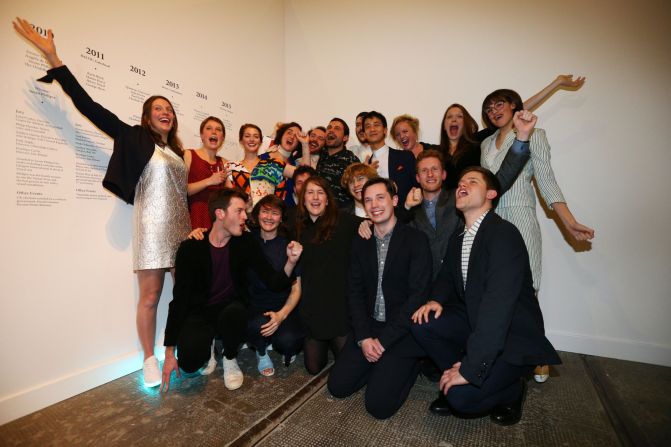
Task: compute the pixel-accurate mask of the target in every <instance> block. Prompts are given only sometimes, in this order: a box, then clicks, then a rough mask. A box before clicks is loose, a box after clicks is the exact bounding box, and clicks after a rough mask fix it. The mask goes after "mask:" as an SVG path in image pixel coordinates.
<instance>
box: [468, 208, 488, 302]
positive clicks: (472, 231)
mask: <svg viewBox="0 0 671 447" xmlns="http://www.w3.org/2000/svg"><path fill="white" fill-rule="evenodd" d="M488 212H489V210H487V211H485V212H484V214H483V215H482V216H480V217H478V220H476V221H475V222H473V225H471V228H466V227H465V226H464V232H463V233H462V234H463V235H464V242H463V243H462V244H461V275H462V278H463V279H464V290H466V277H467V276H468V261H469V259H470V257H471V248H472V247H473V241H474V240H475V235H476V234H477V232H478V228H480V224H481V223H482V220H483V219H484V218H485V216H486V215H487V213H488Z"/></svg>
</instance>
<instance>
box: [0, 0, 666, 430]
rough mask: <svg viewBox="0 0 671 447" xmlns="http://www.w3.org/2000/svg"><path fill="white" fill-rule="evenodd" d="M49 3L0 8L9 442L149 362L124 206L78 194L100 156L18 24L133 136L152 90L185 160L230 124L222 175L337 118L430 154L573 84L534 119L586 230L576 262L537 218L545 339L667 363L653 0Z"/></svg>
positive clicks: (0, 288) (0, 295)
mask: <svg viewBox="0 0 671 447" xmlns="http://www.w3.org/2000/svg"><path fill="white" fill-rule="evenodd" d="M58 3H59V4H58V5H55V4H54V2H48V1H36V0H24V1H21V2H19V1H17V0H9V1H5V2H3V3H2V5H1V6H0V19H1V20H0V23H3V24H4V25H3V27H2V28H0V55H1V56H2V60H3V62H4V63H3V66H2V69H1V70H2V80H3V82H2V83H1V84H0V93H1V94H2V96H1V98H2V105H1V106H0V113H2V115H1V117H2V120H1V121H0V126H1V129H2V130H1V131H0V144H1V147H3V149H4V151H5V159H4V163H2V165H0V166H1V167H0V182H2V183H1V187H0V197H1V198H2V210H3V217H2V219H1V221H2V232H3V235H4V236H3V246H4V250H3V254H4V256H3V257H2V259H1V260H0V274H1V278H2V281H1V282H0V284H1V285H0V357H1V358H3V364H2V365H3V368H2V373H1V375H0V378H2V380H0V424H1V423H4V422H6V421H9V420H11V419H14V418H16V417H19V416H21V415H23V414H27V413H29V412H31V411H35V410H37V409H39V408H42V407H44V406H46V405H49V404H51V403H54V402H57V401H59V400H62V399H65V398H67V397H69V396H72V395H74V394H77V393H79V392H82V391H84V390H86V389H89V388H91V387H94V386H97V385H99V384H101V383H104V382H106V381H109V380H112V379H114V378H117V377H119V376H121V375H123V374H126V373H128V372H131V371H134V370H136V369H137V368H138V367H139V366H140V364H141V354H140V350H139V343H138V341H137V337H136V332H135V306H136V304H137V285H136V279H135V276H134V275H133V274H132V271H131V269H132V267H131V247H130V243H131V214H132V212H131V210H132V208H131V207H130V206H128V205H126V204H124V203H122V202H121V201H120V200H118V199H115V198H112V197H111V196H109V194H107V193H106V192H104V190H103V189H102V187H101V186H100V185H99V182H98V181H97V180H96V181H95V182H94V181H91V179H92V178H95V177H96V176H100V175H102V168H100V165H104V162H105V161H106V157H107V158H108V157H109V150H110V149H111V141H110V140H109V139H107V138H106V137H102V136H100V135H99V134H98V133H97V132H96V131H95V128H94V127H93V126H92V125H91V124H90V123H88V122H87V121H86V120H85V119H83V118H82V117H81V115H79V114H78V112H77V111H76V110H75V109H74V107H73V106H72V104H71V102H70V101H69V100H68V99H67V98H66V97H65V95H64V94H63V93H62V91H61V89H60V87H59V86H58V85H57V84H54V85H53V86H44V85H40V86H37V85H36V84H35V83H34V82H33V81H32V80H33V79H35V78H36V77H37V76H39V75H40V70H39V69H38V68H36V66H39V63H38V62H39V59H38V58H36V57H35V54H36V53H35V52H34V51H33V50H31V49H30V48H29V47H28V46H27V45H26V43H25V42H23V41H22V40H21V39H20V38H19V37H18V36H17V35H16V34H15V32H14V31H13V30H12V28H11V25H10V21H11V19H12V18H13V17H14V16H16V15H19V16H22V17H26V18H28V19H30V20H31V21H32V22H33V23H35V24H37V25H39V26H41V27H51V28H53V29H54V32H55V33H56V42H57V45H58V49H59V53H60V55H61V58H62V59H63V60H64V61H65V62H66V63H67V64H68V65H69V66H70V67H71V68H72V70H73V72H74V73H75V74H76V75H77V76H78V77H80V79H85V82H88V84H87V85H86V88H87V89H88V91H89V92H90V93H91V95H92V96H93V97H94V99H96V100H98V101H100V102H101V103H102V104H104V105H106V106H107V107H108V108H110V109H111V110H113V111H114V112H115V113H117V114H118V115H119V117H120V118H122V119H124V120H126V121H127V122H132V121H133V120H136V119H137V116H138V115H139V111H140V104H139V103H138V102H137V100H138V96H142V94H144V93H150V94H154V93H160V94H164V95H166V96H168V97H169V98H171V100H173V101H175V102H177V103H179V105H180V107H179V113H180V114H179V115H178V118H179V121H180V135H181V137H182V139H183V140H184V142H185V146H186V147H194V146H196V145H197V144H198V138H197V124H198V118H199V117H201V116H202V115H203V114H204V113H207V114H210V113H211V114H214V115H218V116H221V117H222V118H224V119H225V121H226V122H227V131H228V138H227V145H226V148H225V150H224V155H225V156H227V157H230V158H233V159H237V158H239V157H240V155H241V152H240V151H239V149H238V148H237V145H236V144H235V142H236V140H237V129H238V127H239V126H240V124H242V123H244V122H255V123H258V124H259V125H261V127H262V128H263V129H264V131H266V133H270V129H271V127H272V125H273V124H274V123H275V121H278V120H296V121H298V122H300V123H302V124H303V126H304V127H311V126H313V125H318V124H325V123H326V122H327V120H328V119H329V118H331V117H332V116H334V115H336V116H341V117H343V118H345V119H346V120H347V121H348V122H349V123H350V125H351V126H352V127H353V124H354V116H355V115H356V113H358V112H359V111H361V110H369V109H376V110H379V111H381V112H383V113H384V114H385V115H386V116H387V118H388V119H389V121H390V122H391V119H392V118H393V117H394V116H396V115H398V114H401V113H411V114H414V115H416V116H417V117H419V118H420V120H421V126H422V135H421V137H422V139H423V141H426V142H437V141H438V135H439V126H440V120H441V118H442V115H443V112H444V111H445V107H446V106H447V105H448V104H451V103H452V102H460V103H462V104H464V105H465V106H466V107H467V108H468V109H469V110H470V111H471V113H472V114H473V115H474V116H478V115H479V110H480V102H481V101H482V98H483V97H484V96H485V95H486V94H487V93H489V92H490V91H492V90H494V89H496V88H501V87H509V88H514V89H516V90H518V91H519V92H520V93H521V95H522V96H523V97H528V96H529V95H531V94H532V93H534V92H536V91H537V90H539V89H540V88H541V87H543V86H544V85H546V84H547V83H549V82H550V81H551V80H552V79H553V78H554V76H556V75H557V74H558V73H565V72H571V73H574V74H582V75H586V76H587V77H588V81H587V84H586V85H585V86H584V87H583V88H582V89H581V90H579V91H577V92H566V91H560V92H558V93H557V94H556V95H555V96H554V97H552V98H551V99H550V100H548V101H547V102H546V103H545V104H544V105H543V106H542V107H541V108H540V109H539V110H538V112H537V113H538V115H539V125H540V126H541V127H543V128H545V129H546V130H547V133H548V137H549V139H550V143H551V144H552V146H553V160H552V162H553V166H554V169H555V174H556V176H557V179H558V181H559V183H560V185H561V186H562V189H563V191H564V194H565V196H566V197H567V199H568V202H569V205H570V207H571V209H572V210H573V212H574V214H575V215H576V217H578V219H579V220H581V221H582V222H584V223H585V224H587V225H590V226H593V227H594V228H596V234H597V237H596V239H595V241H594V243H593V244H592V245H591V247H590V246H579V247H573V246H571V245H570V244H569V243H567V241H566V239H565V238H564V236H563V235H562V234H561V232H560V231H559V229H558V225H557V224H556V223H555V222H554V221H553V220H552V213H549V214H546V213H545V212H544V211H543V210H542V209H540V208H539V210H538V215H539V220H540V221H541V229H542V232H543V241H544V255H543V264H544V276H543V282H542V286H541V292H540V300H541V305H542V308H543V311H544V314H545V319H546V329H547V332H548V334H549V337H550V339H551V340H552V341H553V342H554V343H555V346H556V347H557V348H558V349H562V350H567V351H572V352H583V353H589V354H595V355H603V356H609V357H617V358H624V359H630V360H636V361H643V362H650V363H657V364H663V365H671V329H670V325H669V324H668V322H667V319H668V318H669V316H671V300H669V296H670V295H671V294H670V293H669V292H668V290H669V289H670V286H671V280H670V278H671V271H670V268H669V261H670V260H671V238H669V236H667V234H666V233H667V231H668V228H669V227H671V225H670V224H671V209H670V206H669V204H670V203H671V201H670V200H669V198H668V193H667V189H668V187H667V183H668V182H666V178H667V177H668V174H667V169H668V166H671V153H670V150H671V147H670V146H671V145H670V144H669V141H671V132H670V131H669V126H668V124H667V121H668V119H667V116H668V114H667V113H666V109H667V106H668V105H669V104H671V93H670V90H669V87H668V84H669V81H670V80H671V61H670V60H669V54H671V31H670V30H669V27H668V23H670V19H671V13H670V11H669V7H668V6H667V5H666V3H665V2H662V1H642V2H637V3H636V4H631V3H628V2H623V1H615V2H609V3H608V6H607V7H606V6H605V4H604V3H603V2H598V1H588V2H578V1H576V0H567V1H565V2H562V3H561V8H559V7H558V6H555V5H554V3H547V4H546V3H544V2H532V1H512V2H508V3H503V2H493V1H473V2H468V3H464V2H458V1H418V2H412V3H410V2H400V1H389V0H388V1H377V0H376V1H368V2H355V1H351V0H343V1H340V2H337V3H333V2H325V1H307V0H306V1H302V0H301V1H298V0H296V1H292V0H285V1H280V0H277V1H272V0H267V1H263V0H253V1H246V2H236V1H215V0H202V1H191V2H186V1H167V2H165V1H164V2H158V1H147V2H130V1H128V0H123V1H118V2H115V3H114V7H113V8H112V7H110V6H109V5H108V4H104V5H103V4H99V3H95V2H93V3H92V2H85V1H83V0H71V1H62V2H58ZM87 51H88V54H87ZM98 53H99V54H102V55H104V59H102V60H101V59H100V57H99V56H96V54H98ZM36 61H37V62H36ZM133 67H134V68H136V69H138V70H144V72H145V76H144V77H141V75H140V73H138V72H137V70H135V71H134V70H133ZM98 70H100V71H98ZM96 74H98V76H100V78H102V80H101V79H100V78H96ZM170 83H172V84H170ZM177 84H178V85H179V88H175V86H176V85H177ZM196 93H202V94H204V95H205V96H207V99H206V100H203V98H202V97H201V98H199V97H196ZM224 103H225V104H224ZM45 123H47V124H45ZM48 123H51V125H49V124H48ZM31 138H32V139H35V141H37V143H36V144H35V145H34V148H33V147H32V146H31V141H32V140H31ZM353 138H354V137H353ZM82 185H85V186H82ZM31 193H32V194H31ZM40 193H41V195H40ZM171 287H172V282H171V281H170V279H167V280H166V285H165V288H164V293H163V296H162V298H161V305H160V308H159V317H158V331H157V332H158V338H157V344H159V345H160V344H162V332H163V327H164V322H165V316H166V310H167V303H168V302H169V300H170V298H171V296H170V295H171V294H170V290H171Z"/></svg>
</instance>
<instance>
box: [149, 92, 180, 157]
mask: <svg viewBox="0 0 671 447" xmlns="http://www.w3.org/2000/svg"><path fill="white" fill-rule="evenodd" d="M157 99H162V100H164V101H166V102H167V103H168V104H170V107H171V108H172V110H173V115H174V118H173V120H172V129H170V132H168V146H170V149H172V151H173V152H174V153H176V154H177V155H179V156H180V157H183V156H184V151H183V150H182V142H181V141H180V140H179V138H178V137H177V113H176V112H175V108H174V107H173V106H172V103H171V102H170V100H169V99H168V98H166V97H165V96H161V95H154V96H150V97H149V98H147V100H146V101H145V102H144V104H142V120H141V121H140V126H142V127H144V128H145V129H146V130H147V132H149V135H151V138H152V139H153V140H154V143H156V144H158V145H159V146H161V147H163V145H164V143H163V139H162V138H161V135H159V134H158V132H156V131H155V130H154V129H152V128H151V107H152V106H153V105H154V101H156V100H157Z"/></svg>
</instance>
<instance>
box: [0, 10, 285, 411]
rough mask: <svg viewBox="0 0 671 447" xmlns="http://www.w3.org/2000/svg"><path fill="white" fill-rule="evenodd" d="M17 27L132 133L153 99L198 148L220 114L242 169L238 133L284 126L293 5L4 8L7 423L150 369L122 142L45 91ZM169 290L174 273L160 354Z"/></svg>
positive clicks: (2, 327) (1, 291)
mask: <svg viewBox="0 0 671 447" xmlns="http://www.w3.org/2000/svg"><path fill="white" fill-rule="evenodd" d="M17 15H18V16H21V17H25V18H28V19H29V20H30V21H31V22H32V23H33V24H35V25H37V26H39V27H40V28H52V29H53V31H54V33H55V35H56V44H57V48H58V51H59V54H60V56H61V59H62V60H63V61H64V62H65V63H66V64H68V65H69V66H70V68H71V70H72V71H73V73H74V74H75V75H76V76H77V77H78V79H79V80H80V81H81V82H82V84H83V85H84V87H85V88H86V89H87V91H88V92H89V93H90V94H91V96H92V97H93V98H94V99H95V100H97V101H99V102H100V103H101V104H103V105H105V106H106V107H107V108H109V109H110V110H112V111H113V112H115V113H116V114H117V115H118V116H119V117H120V118H121V119H122V120H124V121H126V122H128V123H132V124H137V123H139V115H140V111H141V107H142V101H144V99H145V98H146V96H148V95H151V94H162V95H165V96H167V97H169V98H170V99H171V100H172V101H173V102H174V103H175V104H176V108H177V111H178V120H179V124H180V132H179V134H180V136H181V138H182V140H183V141H184V143H185V146H186V147H197V146H198V145H199V144H200V140H199V138H198V125H199V123H200V121H201V119H202V118H203V117H205V116H208V115H210V114H212V115H216V116H220V117H221V118H222V119H224V121H225V122H226V127H227V143H226V146H225V150H224V151H223V152H224V155H226V156H227V157H229V158H232V159H240V158H241V155H242V151H241V150H240V149H239V146H238V144H237V140H238V138H237V133H238V128H239V127H240V124H242V123H244V122H255V123H258V124H259V125H260V126H261V127H262V129H264V130H266V129H268V130H269V131H270V130H271V129H272V126H273V125H274V123H275V121H277V119H278V118H281V117H282V116H283V114H284V97H283V91H284V78H283V77H284V70H283V66H284V45H283V42H284V11H283V5H282V3H281V2H277V1H272V0H267V1H266V0H258V1H247V2H244V4H243V3H242V2H235V1H225V2H223V1H214V0H207V1H206V0H201V1H189V2H186V1H185V2H176V1H168V2H165V1H164V2H159V1H145V2H132V1H128V0H123V1H117V2H115V3H114V6H113V7H111V6H110V4H109V3H101V2H89V1H83V0H73V1H61V2H48V1H7V2H3V3H2V6H0V23H2V27H0V54H1V57H2V60H3V61H4V62H3V64H2V65H3V67H2V86H1V87H0V88H2V106H1V113H2V120H1V121H0V123H1V124H0V126H1V128H2V130H1V131H0V139H1V142H0V146H1V147H2V148H3V149H4V154H5V159H4V162H3V163H2V165H1V168H0V172H1V173H0V181H1V182H2V187H1V188H0V197H2V210H3V212H2V214H3V217H2V219H1V221H2V234H3V256H2V259H0V271H1V272H2V273H1V275H2V281H1V285H0V297H1V298H0V357H1V358H3V361H2V373H0V377H1V378H2V380H0V423H3V422H6V421H8V420H11V419H13V418H16V417H18V416H21V415H23V414H26V413H28V412H31V411H35V410H36V409H39V408H41V407H44V406H46V405H49V404H51V403H54V402H57V401H59V400H62V399H65V398H67V397H70V396H72V395H74V394H77V393H80V392H82V391H84V390H86V389H89V388H91V387H94V386H97V385H100V384H101V383H104V382H107V381H109V380H112V379H115V378H117V377H120V376H122V375H124V374H127V373H129V372H131V371H135V370H137V369H138V367H140V366H141V364H142V355H141V351H140V346H139V342H138V341H137V335H136V330H135V307H136V305H137V280H136V277H135V275H134V274H133V272H132V259H131V251H132V249H131V220H132V207H131V206H130V205H126V204H125V203H123V202H122V201H121V200H119V199H116V198H114V197H112V196H111V195H110V194H109V193H107V192H106V191H104V190H103V189H102V186H101V185H100V177H101V176H102V175H103V173H104V165H106V163H107V161H108V159H109V154H110V153H111V147H112V141H111V140H110V139H109V138H108V137H106V136H104V135H102V134H101V133H99V132H98V131H97V130H96V129H95V127H94V126H93V125H92V124H91V123H90V122H88V121H87V120H86V119H85V118H83V117H82V116H81V115H80V114H79V113H78V112H77V110H76V109H75V108H74V106H73V105H72V103H71V101H70V100H69V99H68V98H67V97H66V96H65V95H64V93H63V91H62V89H61V87H60V86H59V85H58V84H57V83H54V84H53V85H45V84H39V85H38V84H37V83H35V82H34V81H33V80H34V79H36V78H37V77H41V76H42V73H43V72H42V71H41V69H40V68H39V64H41V63H42V62H41V61H40V58H39V57H38V55H37V52H36V51H35V50H33V49H32V48H31V47H29V46H28V45H27V44H26V43H25V42H24V41H23V40H22V39H21V38H19V37H18V35H17V34H16V33H15V32H14V30H13V29H12V26H11V20H12V19H13V18H14V17H15V16H17ZM36 67H37V68H36ZM197 93H200V96H197ZM101 166H102V168H101ZM96 177H97V178H96ZM91 179H93V181H91ZM171 292H172V281H171V279H170V278H169V275H168V278H167V279H166V284H165V287H164V291H163V295H162V297H161V303H160V307H159V314H158V328H157V335H158V336H157V345H159V346H160V345H162V344H163V342H162V340H163V330H164V327H165V318H166V313H167V305H168V302H169V301H170V299H171V295H172V294H171ZM138 385H139V384H138Z"/></svg>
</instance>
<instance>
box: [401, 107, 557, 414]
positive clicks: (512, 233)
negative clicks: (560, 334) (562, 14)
mask: <svg viewBox="0 0 671 447" xmlns="http://www.w3.org/2000/svg"><path fill="white" fill-rule="evenodd" d="M527 113H528V112H527ZM533 122H534V123H535V117H534V119H533ZM531 127H533V126H531ZM525 137H526V138H528V133H523V132H520V129H518V138H522V139H524V138H525ZM499 192H500V187H499V184H498V180H497V178H496V177H495V176H494V175H493V174H492V173H491V172H490V171H488V170H486V169H484V168H480V167H473V168H467V170H466V171H465V172H464V173H463V175H462V177H461V179H460V181H459V185H458V187H457V191H456V207H457V209H459V210H460V211H461V212H462V213H463V215H464V220H465V223H466V225H465V230H464V231H463V232H461V233H458V232H455V233H454V234H453V236H452V238H451V239H450V242H449V245H448V248H447V254H446V256H445V261H444V262H443V266H442V269H441V271H440V274H439V275H438V278H437V280H436V281H435V283H434V286H433V290H432V293H431V297H432V300H431V301H429V302H427V303H426V304H425V305H423V306H422V307H421V308H419V309H418V310H417V312H415V314H414V315H413V321H415V322H416V323H418V324H415V325H413V326H412V333H413V335H414V336H415V339H416V340H417V342H418V343H419V344H420V345H421V346H422V347H423V348H424V350H425V351H426V352H427V354H428V355H429V356H430V357H431V358H432V359H433V361H434V362H435V363H436V364H437V365H438V366H439V368H440V369H441V370H442V371H443V375H442V377H441V380H440V389H441V391H442V393H441V397H442V398H439V399H438V400H437V401H435V402H433V403H432V404H431V410H432V411H434V412H436V413H441V414H449V412H454V413H461V414H467V415H485V414H490V416H491V419H492V421H493V422H495V423H498V424H501V425H510V424H514V423H517V422H518V421H519V419H520V417H521V412H522V403H523V400H524V395H525V389H526V385H525V381H524V377H525V376H526V375H527V374H529V373H530V372H531V370H532V369H533V366H534V365H537V364H558V363H561V361H560V359H559V357H558V356H557V353H556V352H555V350H554V348H553V347H552V345H551V344H550V342H549V341H548V340H547V338H545V334H544V328H543V316H542V314H541V310H540V307H539V305H538V300H537V299H536V296H535V293H534V289H533V285H532V280H531V269H530V267H529V256H528V254H527V250H526V246H525V245H524V241H523V239H522V236H521V235H520V233H519V231H518V230H517V228H516V227H515V226H514V225H513V224H511V223H509V222H507V221H505V220H503V219H501V218H500V217H499V216H498V215H497V214H495V213H494V211H493V208H494V207H495V206H496V202H497V199H498V196H499ZM432 312H435V314H434V318H430V314H431V313H432Z"/></svg>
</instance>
